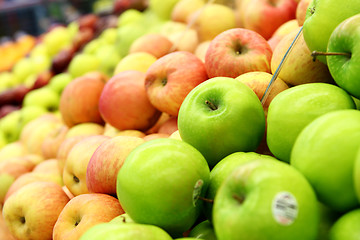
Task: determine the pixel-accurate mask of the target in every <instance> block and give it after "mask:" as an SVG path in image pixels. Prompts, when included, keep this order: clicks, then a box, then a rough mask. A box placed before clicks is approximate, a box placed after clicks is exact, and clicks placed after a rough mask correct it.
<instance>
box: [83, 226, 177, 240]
mask: <svg viewBox="0 0 360 240" xmlns="http://www.w3.org/2000/svg"><path fill="white" fill-rule="evenodd" d="M97 239H109V240H110V239H114V240H115V239H117V240H127V239H137V240H153V239H156V240H172V239H173V238H172V237H171V236H170V235H169V234H168V233H167V232H165V231H164V230H163V229H161V228H159V227H157V226H154V225H149V224H138V223H131V224H117V223H101V224H98V225H96V226H94V227H92V228H90V229H89V230H88V231H86V232H85V233H84V235H82V236H81V238H80V240H97Z"/></svg>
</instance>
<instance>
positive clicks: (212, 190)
mask: <svg viewBox="0 0 360 240" xmlns="http://www.w3.org/2000/svg"><path fill="white" fill-rule="evenodd" d="M258 159H273V160H275V158H274V157H272V156H269V155H263V154H259V153H255V152H236V153H232V154H230V155H228V156H226V157H225V158H223V159H221V160H220V162H218V163H217V164H216V165H215V167H214V168H213V169H211V171H210V183H209V187H208V189H207V191H206V195H205V197H206V198H207V199H210V200H214V198H215V195H216V192H217V190H218V189H219V187H220V186H221V184H222V183H223V182H224V181H225V179H226V178H227V177H228V176H229V175H230V174H231V173H232V171H234V169H235V168H237V167H239V166H240V165H242V164H244V163H247V162H250V161H254V160H258ZM204 210H205V215H206V217H207V218H208V219H209V220H210V221H211V220H212V210H213V204H212V203H211V202H206V203H205V208H204Z"/></svg>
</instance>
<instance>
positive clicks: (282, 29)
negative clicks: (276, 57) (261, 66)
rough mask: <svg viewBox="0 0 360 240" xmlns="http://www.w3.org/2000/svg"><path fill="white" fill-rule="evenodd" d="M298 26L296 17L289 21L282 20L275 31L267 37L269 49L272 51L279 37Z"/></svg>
mask: <svg viewBox="0 0 360 240" xmlns="http://www.w3.org/2000/svg"><path fill="white" fill-rule="evenodd" d="M298 28H299V24H298V22H297V20H296V19H291V20H289V21H286V22H284V23H283V24H281V25H280V26H279V27H278V28H277V29H276V31H275V32H274V33H273V34H272V35H271V37H270V38H269V39H268V43H269V45H270V47H271V49H272V50H273V51H274V49H275V47H276V46H277V44H278V43H279V42H280V41H281V39H282V38H283V37H284V36H286V35H287V34H289V33H290V32H292V31H293V30H295V29H298Z"/></svg>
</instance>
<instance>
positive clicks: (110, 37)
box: [99, 28, 117, 44]
mask: <svg viewBox="0 0 360 240" xmlns="http://www.w3.org/2000/svg"><path fill="white" fill-rule="evenodd" d="M116 36H117V29H116V28H107V29H105V30H104V31H103V32H102V33H101V34H100V36H99V38H101V39H102V40H104V42H105V43H108V44H115V42H116Z"/></svg>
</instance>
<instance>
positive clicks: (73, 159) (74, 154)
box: [63, 135, 110, 196]
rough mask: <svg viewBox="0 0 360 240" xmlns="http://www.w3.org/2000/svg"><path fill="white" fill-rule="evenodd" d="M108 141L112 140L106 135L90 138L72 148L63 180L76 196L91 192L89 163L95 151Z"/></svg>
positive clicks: (66, 162)
mask: <svg viewBox="0 0 360 240" xmlns="http://www.w3.org/2000/svg"><path fill="white" fill-rule="evenodd" d="M108 139H110V138H109V137H106V136H104V135H95V136H90V137H86V138H84V139H82V140H81V141H80V142H78V143H77V144H75V145H74V146H73V147H72V148H71V150H70V152H69V154H68V155H67V158H66V161H65V166H64V170H63V180H64V184H65V185H66V187H67V188H68V189H69V190H70V192H71V193H72V194H74V196H78V195H80V194H84V193H88V192H89V190H88V188H87V185H86V171H87V166H88V163H89V161H90V159H91V156H92V155H93V154H94V152H95V150H96V149H97V148H98V147H99V146H100V145H101V144H102V143H103V142H105V141H106V140H108Z"/></svg>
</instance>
